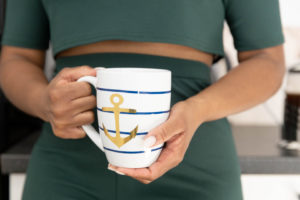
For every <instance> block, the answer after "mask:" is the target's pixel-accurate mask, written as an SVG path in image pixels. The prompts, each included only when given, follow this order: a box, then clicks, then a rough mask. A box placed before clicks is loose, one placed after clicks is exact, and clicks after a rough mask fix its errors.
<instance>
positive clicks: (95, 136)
mask: <svg viewBox="0 0 300 200" xmlns="http://www.w3.org/2000/svg"><path fill="white" fill-rule="evenodd" d="M77 82H88V83H90V84H91V85H93V86H94V87H95V88H97V87H96V83H97V78H96V77H94V76H83V77H81V78H79V79H78V80H77ZM82 128H83V130H84V131H85V133H86V134H87V135H88V136H89V138H90V139H91V140H92V141H93V142H94V143H95V144H96V145H97V146H98V147H99V148H100V149H101V150H102V151H103V152H104V148H103V143H102V140H101V137H100V134H99V133H98V132H97V131H96V130H95V128H94V127H93V126H92V125H90V124H87V125H83V126H82Z"/></svg>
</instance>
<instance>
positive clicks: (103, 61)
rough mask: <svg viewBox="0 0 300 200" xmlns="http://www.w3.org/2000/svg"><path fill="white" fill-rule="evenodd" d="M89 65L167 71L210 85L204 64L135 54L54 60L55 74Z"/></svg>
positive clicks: (70, 57)
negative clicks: (66, 68)
mask: <svg viewBox="0 0 300 200" xmlns="http://www.w3.org/2000/svg"><path fill="white" fill-rule="evenodd" d="M81 65H89V66H91V67H106V68H114V67H137V68H138V67H139V68H157V69H168V70H170V71H171V72H172V76H173V77H183V78H196V79H201V80H202V81H205V82H207V83H210V67H209V66H207V65H206V64H205V63H202V62H198V61H193V60H187V59H181V58H171V57H166V56H156V55H146V54H136V53H96V54H85V55H78V56H67V57H60V58H57V59H56V68H55V72H56V73H58V72H59V71H60V70H62V69H63V68H65V67H76V66H81Z"/></svg>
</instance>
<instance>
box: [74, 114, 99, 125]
mask: <svg viewBox="0 0 300 200" xmlns="http://www.w3.org/2000/svg"><path fill="white" fill-rule="evenodd" d="M94 120H95V116H94V113H93V111H86V112H83V113H80V114H78V115H76V116H74V118H73V120H72V123H71V124H70V126H82V125H86V124H91V123H93V122H94Z"/></svg>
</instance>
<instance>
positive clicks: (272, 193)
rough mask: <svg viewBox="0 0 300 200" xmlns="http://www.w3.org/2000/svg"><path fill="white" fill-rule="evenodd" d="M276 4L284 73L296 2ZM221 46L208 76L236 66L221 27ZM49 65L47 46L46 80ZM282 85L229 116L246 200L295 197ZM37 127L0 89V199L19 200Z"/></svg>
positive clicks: (0, 8)
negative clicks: (221, 55) (284, 140)
mask: <svg viewBox="0 0 300 200" xmlns="http://www.w3.org/2000/svg"><path fill="white" fill-rule="evenodd" d="M4 7H5V1H4V0H0V36H1V33H2V27H3V17H4ZM280 8H281V16H282V24H283V31H284V35H285V45H284V48H285V56H286V71H288V69H290V68H291V67H293V66H295V65H297V64H300V0H280ZM224 47H225V52H226V55H227V57H226V59H222V60H220V61H219V62H218V63H216V64H215V65H214V66H213V68H212V78H213V79H214V80H217V79H218V78H220V77H222V76H223V75H224V74H226V72H227V71H228V69H230V68H233V67H235V66H236V65H237V64H238V62H237V58H236V55H237V52H236V51H235V49H234V47H233V40H232V36H231V34H230V31H229V29H228V27H227V26H226V25H225V28H224ZM53 66H54V61H53V58H52V55H51V50H49V51H48V54H47V61H46V69H45V73H46V75H47V76H48V77H49V78H50V77H51V73H52V70H53ZM286 74H287V73H286ZM299 87H300V86H299ZM285 88H286V78H285V80H284V83H283V84H282V86H281V88H280V90H279V91H278V92H277V93H276V94H274V96H273V97H271V98H270V99H269V100H268V101H266V102H264V103H263V104H260V105H258V106H256V107H254V108H252V109H250V110H247V111H245V112H242V113H239V114H235V115H232V116H229V121H230V123H231V124H232V127H233V133H234V138H235V143H236V146H237V151H238V154H239V158H240V164H241V170H242V183H243V192H244V195H245V199H246V200H260V199H264V200H265V199H272V200H299V199H300V156H299V151H298V150H296V151H282V150H280V148H278V142H279V141H280V138H281V130H282V124H283V121H284V102H285V96H286V93H285ZM299 120H300V118H299ZM40 125H41V121H40V120H38V119H35V118H32V117H30V116H27V115H25V114H24V113H22V112H20V111H19V110H18V109H16V108H15V107H14V106H12V105H11V104H10V103H9V102H8V101H7V100H6V99H5V97H4V95H3V94H2V93H1V89H0V154H1V160H0V168H1V176H0V200H7V199H10V200H20V199H21V193H22V188H23V184H24V180H25V178H26V168H27V164H28V160H29V158H30V152H31V149H32V146H33V144H34V142H35V141H36V138H37V137H38V135H39V129H40ZM299 126H300V125H299ZM216 148H217V147H216Z"/></svg>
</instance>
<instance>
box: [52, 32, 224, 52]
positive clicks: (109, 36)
mask: <svg viewBox="0 0 300 200" xmlns="http://www.w3.org/2000/svg"><path fill="white" fill-rule="evenodd" d="M148 34H149V33H148ZM105 40H128V41H137V42H161V43H170V44H178V45H182V46H187V47H191V48H195V49H198V50H200V51H204V52H207V53H211V54H215V55H220V56H224V52H223V51H222V50H219V49H213V48H209V47H208V45H204V44H203V43H201V44H200V43H199V40H195V39H192V38H187V37H185V36H181V37H180V36H172V35H168V36H153V35H151V36H149V35H146V34H142V33H136V34H134V33H130V34H125V33H118V34H115V33H105V34H103V33H101V34H99V33H98V34H93V35H90V36H89V37H87V36H85V37H84V39H79V38H71V39H68V40H64V41H59V42H57V43H54V44H60V45H56V46H55V45H54V46H53V55H57V54H58V53H59V52H61V51H63V50H66V49H69V48H72V47H77V46H80V45H86V44H91V43H95V42H100V41H105Z"/></svg>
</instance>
